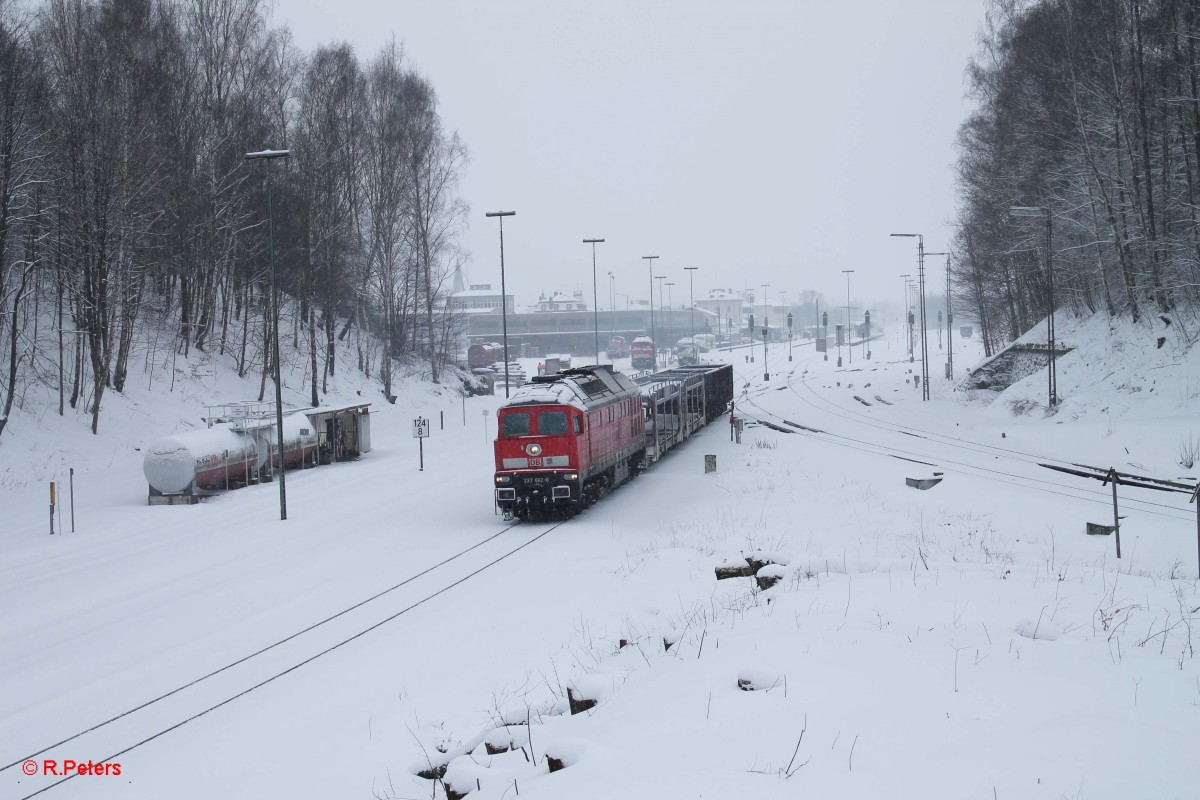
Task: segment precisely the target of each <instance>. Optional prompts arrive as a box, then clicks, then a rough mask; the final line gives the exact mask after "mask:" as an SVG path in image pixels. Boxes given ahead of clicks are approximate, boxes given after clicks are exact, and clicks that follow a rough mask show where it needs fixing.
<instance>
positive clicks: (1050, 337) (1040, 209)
mask: <svg viewBox="0 0 1200 800" xmlns="http://www.w3.org/2000/svg"><path fill="white" fill-rule="evenodd" d="M1008 213H1009V214H1012V215H1013V216H1014V217H1041V216H1044V217H1045V218H1046V305H1047V307H1048V309H1049V313H1047V314H1046V346H1047V348H1049V350H1050V372H1049V378H1048V380H1049V385H1050V408H1054V406H1055V404H1056V403H1057V402H1058V376H1057V375H1056V373H1055V364H1054V262H1053V261H1052V260H1051V248H1052V247H1053V231H1052V229H1051V222H1050V220H1051V217H1050V209H1049V208H1048V207H1046V206H1011V207H1010V208H1009V209H1008Z"/></svg>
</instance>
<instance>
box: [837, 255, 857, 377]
mask: <svg viewBox="0 0 1200 800" xmlns="http://www.w3.org/2000/svg"><path fill="white" fill-rule="evenodd" d="M852 272H854V270H852V269H844V270H842V274H843V275H845V276H846V355H847V356H848V357H849V359H850V363H851V364H853V363H854V348H853V347H851V346H850V273H852ZM838 366H839V367H840V366H841V364H838Z"/></svg>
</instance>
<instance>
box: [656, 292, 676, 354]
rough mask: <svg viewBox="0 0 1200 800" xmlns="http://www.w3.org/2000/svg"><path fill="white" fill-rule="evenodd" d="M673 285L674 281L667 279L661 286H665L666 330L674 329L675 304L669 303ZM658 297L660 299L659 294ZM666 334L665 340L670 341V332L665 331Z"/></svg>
mask: <svg viewBox="0 0 1200 800" xmlns="http://www.w3.org/2000/svg"><path fill="white" fill-rule="evenodd" d="M674 285H675V281H667V282H666V283H664V284H663V286H665V287H667V330H668V331H673V330H675V311H674V309H675V306H674V305H672V304H671V287H672V286H674ZM658 299H659V300H662V295H661V294H660V295H659V296H658ZM666 336H667V340H668V341H670V338H671V336H672V334H671V333H667V334H666Z"/></svg>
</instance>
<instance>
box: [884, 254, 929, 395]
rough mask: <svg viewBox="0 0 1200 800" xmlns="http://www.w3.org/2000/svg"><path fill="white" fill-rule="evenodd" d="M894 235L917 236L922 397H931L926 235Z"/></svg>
mask: <svg viewBox="0 0 1200 800" xmlns="http://www.w3.org/2000/svg"><path fill="white" fill-rule="evenodd" d="M892 236H902V237H907V238H916V240H917V281H918V283H919V285H920V293H921V294H920V303H921V399H922V400H928V399H929V342H928V338H927V337H928V333H927V332H926V330H925V237H924V236H923V235H922V234H919V233H893V234H892Z"/></svg>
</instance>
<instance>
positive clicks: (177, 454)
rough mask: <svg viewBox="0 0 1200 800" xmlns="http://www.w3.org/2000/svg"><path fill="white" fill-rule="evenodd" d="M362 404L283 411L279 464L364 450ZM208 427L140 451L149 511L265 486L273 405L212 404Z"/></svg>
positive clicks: (272, 460) (366, 433)
mask: <svg viewBox="0 0 1200 800" xmlns="http://www.w3.org/2000/svg"><path fill="white" fill-rule="evenodd" d="M369 407H370V404H369V403H359V404H356V405H350V406H340V407H336V408H310V409H304V410H300V411H289V412H287V413H286V414H284V416H283V466H284V468H285V469H297V468H301V467H311V466H316V465H317V464H325V463H329V462H331V461H344V460H347V459H352V458H357V457H358V456H359V455H360V454H362V453H368V452H370V450H371V426H370V416H369ZM205 421H206V422H207V423H208V427H207V428H201V429H199V430H191V431H185V432H183V433H176V434H173V435H171V436H165V437H163V438H162V439H159V440H158V441H156V442H154V443H153V444H151V445H150V446H149V447H148V448H146V455H145V456H144V458H143V460H142V472H143V473H144V474H145V476H146V482H147V483H148V484H149V486H150V493H149V503H150V505H175V504H192V503H195V502H196V501H197V500H198V499H199V498H201V497H204V496H208V495H211V494H213V493H215V492H217V491H220V490H226V489H233V488H237V487H239V486H246V485H247V484H252V483H259V482H261V481H269V480H272V478H273V476H274V474H275V472H277V471H278V470H279V468H280V467H279V464H280V453H279V448H278V447H277V446H276V444H275V442H276V425H275V406H274V404H273V403H253V402H252V403H229V404H227V405H223V406H213V407H210V408H209V410H208V416H207V417H205Z"/></svg>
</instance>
